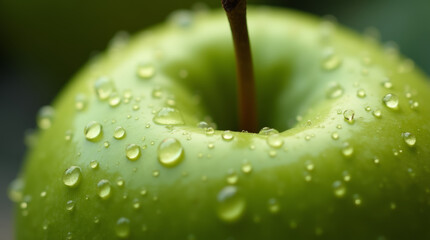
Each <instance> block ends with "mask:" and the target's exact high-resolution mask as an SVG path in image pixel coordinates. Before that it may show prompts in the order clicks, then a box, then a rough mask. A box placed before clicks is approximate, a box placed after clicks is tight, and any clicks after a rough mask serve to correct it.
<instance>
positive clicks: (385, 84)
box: [382, 80, 393, 89]
mask: <svg viewBox="0 0 430 240" xmlns="http://www.w3.org/2000/svg"><path fill="white" fill-rule="evenodd" d="M382 86H383V87H384V88H386V89H391V88H393V83H391V82H390V80H385V81H383V82H382Z"/></svg>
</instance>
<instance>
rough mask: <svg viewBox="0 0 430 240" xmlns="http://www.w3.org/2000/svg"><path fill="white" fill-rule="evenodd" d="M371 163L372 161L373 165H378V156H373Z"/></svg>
mask: <svg viewBox="0 0 430 240" xmlns="http://www.w3.org/2000/svg"><path fill="white" fill-rule="evenodd" d="M373 163H374V164H375V165H379V163H380V160H379V158H378V157H374V158H373Z"/></svg>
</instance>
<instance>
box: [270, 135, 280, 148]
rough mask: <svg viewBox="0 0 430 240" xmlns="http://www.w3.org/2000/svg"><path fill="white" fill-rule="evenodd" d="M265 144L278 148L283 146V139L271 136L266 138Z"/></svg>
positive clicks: (278, 136)
mask: <svg viewBox="0 0 430 240" xmlns="http://www.w3.org/2000/svg"><path fill="white" fill-rule="evenodd" d="M266 142H267V144H268V145H269V146H270V147H273V148H280V147H282V145H284V139H283V138H282V136H281V135H279V134H271V135H269V136H268V137H267V140H266Z"/></svg>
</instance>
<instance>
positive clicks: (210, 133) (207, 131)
mask: <svg viewBox="0 0 430 240" xmlns="http://www.w3.org/2000/svg"><path fill="white" fill-rule="evenodd" d="M205 132H206V135H208V136H210V135H213V134H214V133H215V129H214V128H213V127H208V128H206V131H205Z"/></svg>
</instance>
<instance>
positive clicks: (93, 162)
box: [90, 160, 99, 169]
mask: <svg viewBox="0 0 430 240" xmlns="http://www.w3.org/2000/svg"><path fill="white" fill-rule="evenodd" d="M90 167H91V168H92V169H97V168H98V167H99V162H97V160H91V162H90Z"/></svg>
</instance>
